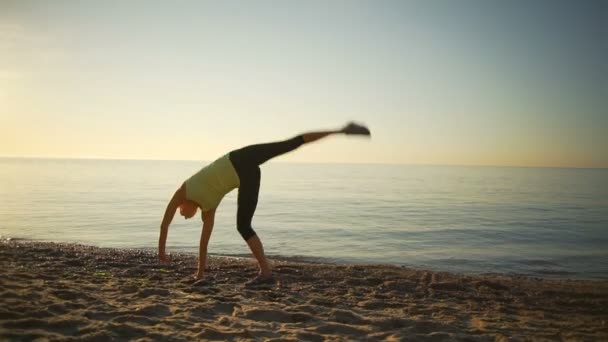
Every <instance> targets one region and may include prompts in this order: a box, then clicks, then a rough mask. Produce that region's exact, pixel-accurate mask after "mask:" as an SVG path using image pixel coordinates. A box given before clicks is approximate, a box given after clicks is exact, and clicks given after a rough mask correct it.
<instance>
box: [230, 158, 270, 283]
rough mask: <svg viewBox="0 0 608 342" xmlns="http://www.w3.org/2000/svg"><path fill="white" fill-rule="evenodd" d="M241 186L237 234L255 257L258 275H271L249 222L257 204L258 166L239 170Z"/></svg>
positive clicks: (260, 242)
mask: <svg viewBox="0 0 608 342" xmlns="http://www.w3.org/2000/svg"><path fill="white" fill-rule="evenodd" d="M239 177H240V179H241V185H240V187H239V194H238V200H237V202H238V209H237V213H236V227H237V230H238V231H239V234H241V236H242V237H243V239H244V240H245V241H246V242H247V245H248V246H249V249H250V250H251V253H253V256H255V258H256V260H257V261H258V264H259V265H260V274H261V276H262V277H269V276H270V275H271V272H272V271H271V269H270V265H269V264H268V260H267V259H266V256H265V255H264V246H263V245H262V241H260V238H259V237H258V236H257V234H256V232H255V231H254V230H253V227H252V225H251V221H252V219H253V214H254V213H255V209H256V207H257V204H258V195H259V191H260V168H259V167H258V166H255V167H249V168H245V169H241V172H240V173H239Z"/></svg>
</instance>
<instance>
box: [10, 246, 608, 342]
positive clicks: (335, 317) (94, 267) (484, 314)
mask: <svg viewBox="0 0 608 342" xmlns="http://www.w3.org/2000/svg"><path fill="white" fill-rule="evenodd" d="M156 260H157V259H156V253H155V252H151V251H143V250H137V249H133V250H131V249H115V248H100V247H94V246H86V245H80V244H74V243H53V242H36V241H32V240H21V239H14V240H13V239H11V240H8V241H7V240H0V265H1V267H2V275H3V276H2V277H1V278H0V303H1V304H2V305H0V340H4V339H7V340H31V339H36V338H43V339H44V338H46V339H51V340H56V339H57V340H69V341H94V340H104V341H112V340H124V339H140V340H142V341H152V340H159V339H167V340H175V341H182V340H183V341H188V340H193V339H206V340H226V339H232V340H277V341H278V340H310V341H322V340H324V339H331V340H353V339H355V340H356V339H367V340H400V339H408V340H410V339H414V340H417V339H418V340H454V339H456V340H463V339H471V340H482V341H485V340H492V341H493V340H500V339H550V340H553V339H574V340H607V339H608V281H602V280H578V279H569V280H567V279H560V280H556V279H543V278H530V277H526V276H513V275H504V274H480V275H471V274H459V273H447V272H433V271H428V270H419V269H414V268H408V267H399V266H390V265H362V264H352V265H342V264H325V263H307V262H297V261H288V260H287V261H286V260H276V259H275V260H273V261H272V262H273V264H274V269H275V274H276V279H277V282H276V283H275V284H271V285H267V286H261V287H253V288H249V287H245V286H244V285H243V284H244V283H245V282H246V281H247V280H248V279H250V278H252V277H253V276H254V275H255V274H256V272H257V269H256V265H255V263H254V260H253V259H249V258H234V257H225V256H224V257H223V256H217V255H212V256H210V258H209V261H208V265H207V266H208V267H207V271H206V276H205V277H206V278H205V281H203V282H200V283H197V284H192V281H191V278H190V277H191V275H192V274H193V273H194V271H195V270H196V256H195V255H190V254H188V253H174V254H173V255H172V260H171V264H170V265H168V266H162V265H158V263H157V262H156Z"/></svg>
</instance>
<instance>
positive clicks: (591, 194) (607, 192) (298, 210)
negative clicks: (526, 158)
mask: <svg viewBox="0 0 608 342" xmlns="http://www.w3.org/2000/svg"><path fill="white" fill-rule="evenodd" d="M204 165H205V163H204V162H191V161H128V160H78V159H13V158H0V201H1V203H0V234H1V235H2V236H3V237H19V238H32V239H40V240H51V241H64V242H82V243H87V244H94V245H98V246H105V247H134V248H156V246H157V241H158V233H159V228H158V227H159V224H160V220H161V218H162V215H163V212H164V208H165V206H166V203H167V201H168V199H169V198H170V196H171V195H172V193H173V191H174V190H175V189H176V188H177V187H178V186H179V184H180V183H181V182H182V181H183V180H184V179H185V178H187V177H188V176H190V174H192V173H194V172H196V171H197V170H198V169H199V168H200V167H202V166H204ZM605 184H608V170H606V169H553V168H510V167H454V166H402V165H360V164H357V165H354V164H290V163H278V162H270V163H268V164H267V165H264V166H263V167H262V188H261V192H260V201H259V204H258V209H257V211H256V216H255V218H254V228H255V229H256V231H257V232H258V234H259V235H260V236H261V238H262V240H263V242H264V247H265V249H266V252H267V253H268V254H270V255H280V256H285V257H302V258H305V259H315V260H321V261H336V262H357V263H391V264H400V265H408V266H416V267H426V268H431V269H434V270H447V271H459V272H501V273H522V274H527V275H536V276H558V277H564V278H566V277H568V278H595V279H600V278H601V279H608V248H606V247H608V187H607V186H605ZM235 213H236V191H234V192H232V193H230V194H228V195H227V196H226V197H225V198H224V201H223V202H222V204H221V205H220V207H219V209H218V213H217V218H216V226H215V228H214V232H213V235H212V238H211V242H210V246H209V250H210V253H214V254H230V255H240V254H247V253H248V250H247V247H246V245H245V243H244V242H243V241H242V240H241V238H240V236H239V234H238V232H237V231H236V229H235ZM200 230H201V222H200V220H198V219H197V220H194V219H193V220H187V221H186V220H183V219H182V218H181V217H180V216H179V215H176V218H175V220H174V223H173V225H172V226H171V228H170V231H169V239H168V242H167V244H168V249H169V251H196V250H197V243H198V240H199V234H200Z"/></svg>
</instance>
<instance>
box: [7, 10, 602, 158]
mask: <svg viewBox="0 0 608 342" xmlns="http://www.w3.org/2000/svg"><path fill="white" fill-rule="evenodd" d="M180 5H181V6H176V5H175V4H170V3H162V2H160V3H156V2H151V3H147V4H146V6H139V5H138V4H136V3H122V4H106V3H103V2H93V1H91V2H86V1H85V2H77V3H74V2H61V1H57V2H53V3H52V4H51V3H46V2H29V1H14V2H12V1H7V2H2V4H0V56H3V57H2V58H0V156H6V157H42V158H46V157H56V158H57V157H58V158H104V159H146V160H148V159H149V160H212V159H214V158H216V157H218V156H220V155H222V154H224V153H226V152H228V151H229V150H231V149H234V148H238V147H241V146H243V145H246V144H252V143H259V142H267V141H272V140H278V139H284V138H288V137H290V136H292V135H295V134H298V133H301V132H304V131H308V130H315V129H333V128H337V127H339V126H341V125H342V124H344V123H345V122H347V121H349V120H355V121H361V122H364V123H366V124H368V125H369V126H370V128H371V130H372V139H371V141H368V140H367V139H360V138H353V137H332V138H329V139H328V140H327V141H323V142H318V143H315V144H313V145H311V146H306V147H304V148H302V149H301V150H298V151H297V152H294V153H293V154H290V155H288V156H285V157H281V159H280V160H283V161H290V162H320V163H325V162H337V163H341V162H342V163H348V162H352V163H381V164H423V165H495V166H524V167H582V168H607V167H608V154H607V153H606V152H605V151H606V150H608V135H607V134H605V132H606V130H607V129H608V116H607V115H605V114H604V112H605V110H606V108H608V42H607V40H608V39H607V37H608V29H607V25H606V24H605V22H606V13H608V11H607V8H608V5H606V4H605V3H604V2H602V1H588V2H584V3H578V2H569V1H538V2H535V3H528V2H525V1H513V2H509V3H493V4H489V3H486V2H484V1H478V0H470V1H462V2H458V3H452V2H433V3H430V2H424V1H411V2H390V1H389V2H382V3H377V2H371V1H347V2H340V1H338V2H331V3H326V2H321V1H310V2H302V3H297V2H282V3H274V2H267V1H259V2H255V3H253V2H239V1H228V2H222V3H219V4H217V3H216V4H212V3H210V2H183V3H180ZM566 22H567V23H568V25H565V24H564V23H566Z"/></svg>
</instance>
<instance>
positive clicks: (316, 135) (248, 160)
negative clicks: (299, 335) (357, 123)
mask: <svg viewBox="0 0 608 342" xmlns="http://www.w3.org/2000/svg"><path fill="white" fill-rule="evenodd" d="M347 127H348V126H347ZM339 133H346V134H349V132H348V131H347V130H346V127H345V128H343V129H340V130H330V131H315V132H308V133H304V134H300V135H297V136H295V137H293V138H291V139H288V140H284V141H279V142H274V143H267V144H257V145H250V146H246V147H243V148H241V149H239V150H236V151H233V152H231V153H230V160H231V161H232V163H233V164H234V168H235V169H236V172H237V174H238V176H239V179H240V183H241V184H240V186H239V194H238V209H237V229H238V231H239V233H240V234H241V236H242V237H243V239H244V240H245V241H246V242H247V245H248V246H249V249H251V252H252V253H253V255H254V256H255V258H256V259H257V261H258V263H259V265H260V276H261V277H262V278H268V277H270V275H271V272H272V271H271V268H270V265H269V263H268V260H267V259H266V256H265V254H264V246H263V245H262V241H261V240H260V238H259V237H258V236H257V234H256V233H255V231H254V230H253V227H252V225H251V221H252V219H253V214H254V213H255V209H256V207H257V203H258V195H259V190H260V178H261V173H260V168H259V165H261V164H263V163H265V162H266V161H268V160H270V159H272V158H274V157H276V156H279V155H281V154H284V153H288V152H291V151H293V150H295V149H296V148H298V147H300V146H302V145H303V144H307V143H310V142H313V141H317V140H319V139H322V138H325V137H327V136H329V135H332V134H339Z"/></svg>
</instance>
